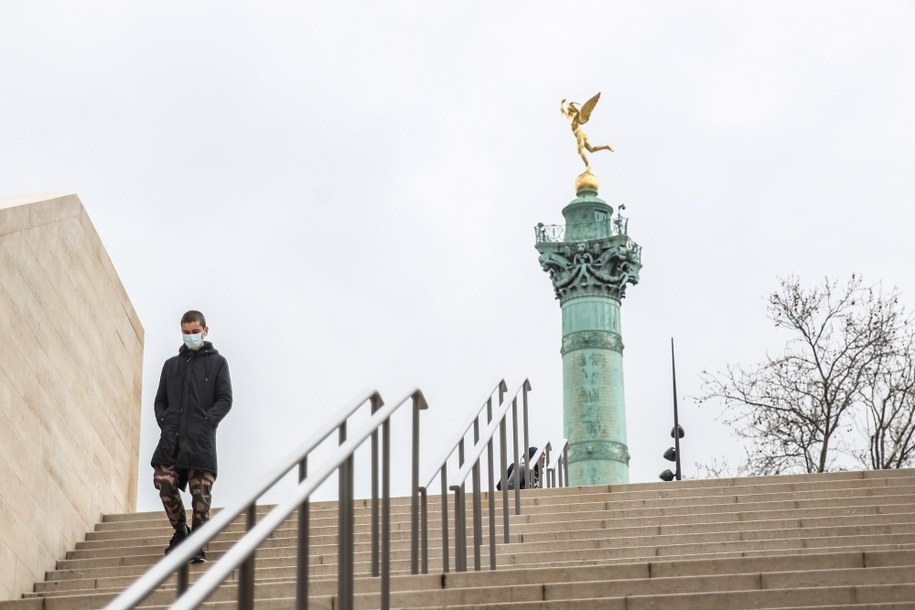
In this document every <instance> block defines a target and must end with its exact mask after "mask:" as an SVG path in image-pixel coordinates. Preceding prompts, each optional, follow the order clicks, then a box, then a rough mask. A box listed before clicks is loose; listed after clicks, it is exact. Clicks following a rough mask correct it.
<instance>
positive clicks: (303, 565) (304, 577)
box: [295, 456, 310, 610]
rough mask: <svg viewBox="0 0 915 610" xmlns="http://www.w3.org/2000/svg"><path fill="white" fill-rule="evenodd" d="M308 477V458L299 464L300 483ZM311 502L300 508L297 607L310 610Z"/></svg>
mask: <svg viewBox="0 0 915 610" xmlns="http://www.w3.org/2000/svg"><path fill="white" fill-rule="evenodd" d="M307 477H308V456H305V457H304V458H303V459H302V461H301V462H299V483H301V482H302V481H304V480H305V479H306V478H307ZM309 503H310V501H309V500H307V499H306V500H305V501H304V502H302V504H301V505H300V506H299V524H298V548H297V550H296V557H297V560H296V564H295V569H296V570H295V571H296V578H295V607H296V610H308V511H309Z"/></svg>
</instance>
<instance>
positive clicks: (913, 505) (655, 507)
mask: <svg viewBox="0 0 915 610" xmlns="http://www.w3.org/2000/svg"><path fill="white" fill-rule="evenodd" d="M521 493H522V502H523V509H522V514H520V515H514V514H512V517H511V519H512V521H511V526H510V535H511V541H510V542H509V543H508V544H502V545H500V546H499V547H498V549H497V564H498V569H497V570H495V571H490V570H489V569H488V563H486V562H484V570H483V571H480V572H473V571H471V572H463V573H455V572H450V573H447V574H444V575H443V574H442V573H441V565H442V562H441V557H440V555H439V556H438V557H437V556H436V549H441V543H440V536H441V531H440V530H439V529H435V528H436V527H437V526H436V525H435V524H434V523H430V536H432V538H433V539H432V540H431V541H430V549H432V551H431V552H430V569H429V573H428V574H419V575H411V574H410V499H409V498H396V499H393V500H392V506H391V513H392V515H391V521H392V543H391V548H392V553H391V556H392V578H391V607H393V608H416V609H419V608H424V609H428V608H492V609H496V608H504V609H506V610H508V609H517V610H521V609H572V608H575V609H594V608H607V609H611V610H648V609H665V610H679V609H687V608H688V609H702V610H714V609H728V610H740V609H744V608H782V609H786V608H794V609H797V608H806V609H813V608H819V609H821V610H823V609H826V608H830V609H838V610H851V609H856V610H863V609H874V610H876V609H880V610H900V609H903V608H906V609H915V471H913V470H894V471H876V472H841V473H828V474H820V475H792V476H778V477H757V478H735V479H718V480H701V481H683V482H679V483H678V482H674V483H638V484H629V485H614V486H611V487H607V486H595V487H583V488H559V489H529V490H524V491H522V492H521ZM436 501H437V499H436V498H435V497H432V498H430V507H429V510H430V514H438V510H439V508H438V507H437V506H435V502H436ZM500 503H501V495H500V494H497V496H496V498H495V499H494V501H493V502H492V503H491V504H492V506H491V507H492V508H495V509H496V511H497V515H501V504H500ZM489 504H490V503H485V505H489ZM260 510H261V511H262V512H265V511H266V508H265V507H262V508H261V509H260ZM336 511H337V509H336V505H335V504H334V503H332V502H324V503H313V504H312V505H311V513H310V514H311V521H310V524H311V530H310V531H311V542H310V549H311V561H310V568H309V570H310V578H311V580H310V583H309V591H310V598H309V608H313V609H314V608H316V609H331V608H334V607H335V606H334V602H335V599H334V598H335V595H336V592H337V583H336V570H337V566H336V543H337V533H336ZM369 519H370V508H369V506H368V504H367V503H366V502H364V501H361V500H360V501H358V502H357V507H356V534H355V537H356V544H357V548H356V565H355V572H356V579H355V583H354V585H355V590H356V607H357V608H376V607H378V599H379V598H378V579H377V578H373V577H372V576H370V569H371V568H370V564H369V549H370V546H371V540H370V533H369V532H370V530H369ZM450 523H452V524H453V521H451V522H450ZM451 527H453V525H452V526H451ZM243 529H244V526H243V524H242V523H241V522H240V521H239V522H238V523H236V524H234V525H233V527H232V528H231V531H229V532H227V533H225V534H223V535H222V536H221V537H218V538H217V539H216V540H215V541H214V542H212V543H211V544H210V547H209V548H210V559H211V561H218V560H219V558H220V557H221V556H222V554H223V553H224V552H225V549H226V548H227V547H228V546H229V545H230V544H231V542H232V540H233V539H237V538H238V537H239V536H240V535H241V532H242V531H243ZM170 534H171V528H170V527H169V525H168V523H167V522H165V521H164V520H163V518H162V515H161V513H138V514H128V515H108V516H105V517H104V519H103V520H102V522H101V523H99V524H98V525H97V526H96V528H95V531H92V532H89V533H88V534H87V536H86V540H85V541H84V542H81V543H79V544H78V545H77V547H76V548H75V549H74V550H72V551H71V552H69V553H68V554H67V557H66V558H63V559H61V561H60V562H59V564H58V566H57V569H56V570H54V571H52V572H49V573H48V574H47V578H46V580H45V581H44V582H40V583H37V584H36V585H35V591H34V592H33V593H31V594H28V595H26V596H25V598H24V599H22V600H16V601H9V602H0V610H86V609H91V608H102V607H104V606H105V604H106V603H108V602H109V601H110V600H111V599H113V598H114V597H115V596H116V595H117V593H118V592H119V591H121V590H123V589H124V588H125V587H127V586H128V585H129V584H130V583H131V582H133V581H134V580H135V579H136V578H137V577H138V576H139V575H140V574H142V573H143V572H144V571H145V570H146V569H148V568H149V566H151V565H152V564H153V563H154V562H155V561H157V560H158V559H159V558H160V557H161V553H162V551H161V549H162V547H163V546H164V545H165V544H167V543H168V538H169V536H170ZM498 538H499V539H500V540H501V535H500V536H498ZM450 539H451V541H452V547H451V548H452V553H453V540H454V537H453V532H452V535H451V538H450ZM469 539H470V540H472V536H470V537H469ZM295 542H296V540H295V523H294V519H293V520H291V521H290V522H287V523H285V524H284V526H283V527H282V528H281V529H279V530H277V531H276V532H275V533H274V535H273V536H272V537H271V538H269V539H268V540H267V544H266V545H264V546H262V547H261V548H260V550H259V551H258V553H257V562H256V566H257V574H256V576H257V584H256V589H255V594H256V607H257V608H259V609H260V608H269V609H272V608H292V607H294V606H293V598H294V595H295V586H296V583H295V566H294V560H295ZM437 552H438V553H439V554H440V553H441V551H440V550H438V551H437ZM484 553H488V550H485V551H484ZM484 556H485V555H484ZM210 565H212V563H211V564H210ZM451 565H452V566H453V565H454V562H453V561H452V562H451ZM206 567H207V566H206V565H202V566H197V565H194V566H192V571H191V574H192V576H191V578H192V580H193V579H194V577H195V575H197V574H199V573H200V572H201V571H202V570H205V569H206ZM174 588H175V583H174V580H172V581H170V582H168V583H167V585H166V587H165V588H163V589H160V590H157V591H155V592H154V593H152V594H151V595H150V596H149V597H148V598H147V600H146V602H145V604H147V605H148V607H165V606H167V605H169V604H170V603H172V602H173V601H174V599H175V589H174ZM236 598H237V587H236V584H235V576H234V575H233V577H231V578H230V579H229V580H228V581H226V582H225V583H224V584H223V586H222V587H221V588H220V589H219V590H218V591H217V592H216V593H215V594H214V595H213V596H212V597H211V598H210V600H209V601H208V602H207V604H206V607H213V608H223V607H225V608H230V607H231V608H234V607H235V601H234V600H235V599H236ZM144 607H146V606H144Z"/></svg>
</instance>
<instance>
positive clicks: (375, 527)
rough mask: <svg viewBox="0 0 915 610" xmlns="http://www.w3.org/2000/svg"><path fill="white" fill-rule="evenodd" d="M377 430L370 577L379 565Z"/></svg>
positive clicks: (374, 436) (375, 435) (373, 461)
mask: <svg viewBox="0 0 915 610" xmlns="http://www.w3.org/2000/svg"><path fill="white" fill-rule="evenodd" d="M377 410H378V407H377V406H376V405H375V404H372V413H373V414H374V413H375V411H377ZM378 469H379V463H378V430H377V429H376V430H375V431H374V432H372V466H371V471H372V528H371V529H372V576H378V575H379V569H380V568H379V565H378V553H379V546H378V545H379V542H380V541H379V539H378V538H379V537H378V519H379V518H380V515H379V513H378Z"/></svg>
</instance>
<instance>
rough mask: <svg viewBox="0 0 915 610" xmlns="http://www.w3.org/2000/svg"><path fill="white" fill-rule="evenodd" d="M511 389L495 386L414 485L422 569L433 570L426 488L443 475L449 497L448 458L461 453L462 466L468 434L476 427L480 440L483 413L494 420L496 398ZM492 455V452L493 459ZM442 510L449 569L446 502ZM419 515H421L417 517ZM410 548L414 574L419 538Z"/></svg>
mask: <svg viewBox="0 0 915 610" xmlns="http://www.w3.org/2000/svg"><path fill="white" fill-rule="evenodd" d="M507 391H508V384H506V383H505V379H504V378H503V379H500V380H499V381H498V382H497V383H496V384H495V385H494V386H492V389H491V390H490V391H489V393H488V394H486V395H485V396H486V397H485V398H484V399H483V400H481V401H480V403H479V404H480V408H479V409H477V411H476V412H474V413H473V414H472V416H471V417H470V418H468V420H467V423H466V424H465V425H464V426H463V427H461V428H459V430H460V431H461V432H460V434H459V435H458V439H457V441H455V443H454V444H452V445H448V446H447V449H446V451H445V452H444V454H443V455H442V457H441V458H440V459H439V460H437V461H435V462H433V464H435V468H434V469H432V470H431V472H430V474H429V476H427V477H426V478H425V479H424V480H425V481H426V483H425V484H424V485H420V486H414V490H415V491H414V494H413V498H412V500H413V505H412V506H413V513H412V514H413V523H412V528H413V529H412V531H413V532H417V530H418V529H420V528H421V530H422V532H421V534H420V536H421V538H422V540H423V547H422V572H423V574H427V573H428V572H429V553H428V516H427V513H428V503H427V492H426V490H427V489H428V488H429V487H430V486H431V485H432V483H433V481H435V479H436V477H441V484H442V498H445V497H447V495H448V493H447V488H448V487H447V481H448V460H449V459H450V458H451V456H452V455H454V452H455V451H457V452H458V464H459V465H461V464H463V463H464V439H465V437H466V436H467V433H468V432H469V431H470V430H471V429H473V431H474V443H476V442H477V441H479V438H480V415H482V414H483V411H484V410H485V411H486V418H487V419H486V420H487V421H489V420H490V419H492V403H493V397H494V396H495V395H496V393H498V395H499V399H498V404H501V403H502V399H503V398H504V396H505V392H507ZM491 458H492V455H490V459H491ZM441 510H442V547H443V553H442V556H443V559H442V561H443V564H442V569H443V570H444V571H445V572H448V571H449V564H448V555H449V552H448V511H447V506H445V505H443V506H442V507H441ZM418 516H419V518H417V517H418ZM411 541H412V542H413V544H411V547H410V572H411V573H412V574H417V573H419V569H420V566H419V562H420V548H419V544H418V543H417V542H416V541H417V537H416V536H413V537H412V539H411Z"/></svg>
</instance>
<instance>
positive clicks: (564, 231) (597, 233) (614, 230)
mask: <svg viewBox="0 0 915 610" xmlns="http://www.w3.org/2000/svg"><path fill="white" fill-rule="evenodd" d="M628 227H629V219H628V218H624V217H622V216H619V215H617V216H615V217H613V218H610V219H608V220H600V221H597V222H584V223H580V224H575V225H571V226H567V225H545V224H538V225H537V226H535V227H534V237H535V238H536V243H538V244H539V243H560V242H565V241H587V240H589V239H602V238H605V237H616V236H617V235H627V234H628V233H627V230H628ZM570 233H572V234H574V237H573V235H571V234H570Z"/></svg>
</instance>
